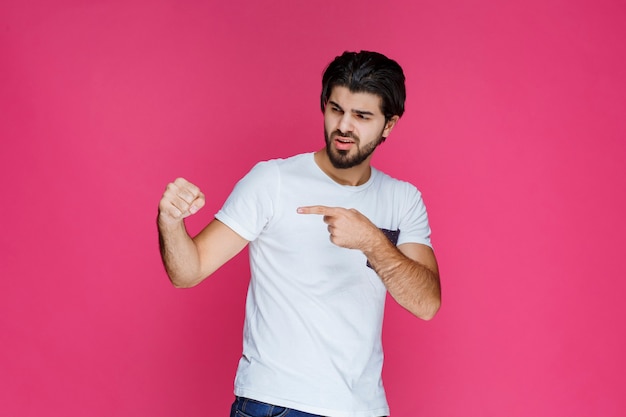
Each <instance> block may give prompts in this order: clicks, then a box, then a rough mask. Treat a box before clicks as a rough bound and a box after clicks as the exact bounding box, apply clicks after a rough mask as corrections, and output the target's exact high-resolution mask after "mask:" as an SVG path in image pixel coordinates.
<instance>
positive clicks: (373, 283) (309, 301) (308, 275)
mask: <svg viewBox="0 0 626 417" xmlns="http://www.w3.org/2000/svg"><path fill="white" fill-rule="evenodd" d="M405 95H406V93H405V86H404V74H403V72H402V68H401V67H400V66H399V65H398V64H397V63H396V62H395V61H393V60H390V59H388V58H387V57H385V56H384V55H381V54H378V53H374V52H365V51H363V52H359V53H353V52H346V53H344V54H342V55H341V56H339V57H337V58H335V60H334V61H333V62H331V63H330V65H329V66H328V67H327V69H326V71H325V72H324V75H323V78H322V94H321V107H322V112H323V114H324V131H325V139H326V146H325V148H323V149H322V150H319V151H317V152H315V153H306V154H301V155H297V156H294V157H291V158H287V159H279V160H272V161H265V162H261V163H259V164H257V165H256V166H255V167H254V168H253V169H252V170H251V171H250V172H249V173H248V174H247V175H246V176H245V177H244V178H243V179H242V180H240V181H239V182H238V183H237V185H236V186H235V188H234V190H233V192H232V194H231V195H230V196H229V197H228V199H227V201H226V202H225V204H224V206H223V207H222V209H221V210H220V211H219V212H218V213H217V214H216V216H215V217H216V218H215V219H214V220H213V221H211V222H210V223H209V224H208V226H206V228H204V230H202V231H201V232H200V233H199V234H198V235H197V236H195V237H194V238H191V237H190V236H189V234H188V233H187V232H186V229H185V226H184V221H183V220H184V218H186V217H187V216H190V215H192V214H195V213H196V212H197V211H198V210H199V209H200V208H202V206H204V203H205V197H204V195H203V194H202V192H201V191H200V190H199V189H198V187H196V186H195V185H193V184H191V183H189V182H188V181H186V180H184V179H181V178H179V179H177V180H176V181H174V182H173V183H171V184H169V185H168V187H167V189H166V191H165V193H164V195H163V197H162V199H161V201H160V203H159V215H158V227H159V236H160V243H161V254H162V258H163V262H164V265H165V268H166V271H167V273H168V275H169V277H170V279H171V281H172V283H173V284H174V286H176V287H192V286H194V285H196V284H198V283H200V282H201V281H202V280H203V279H205V278H206V277H208V276H209V275H211V274H212V273H213V272H214V271H216V270H217V269H218V268H219V267H220V266H222V265H223V264H224V263H225V262H227V261H228V260H230V259H231V258H232V257H233V256H235V255H236V254H237V253H239V252H240V251H241V250H242V249H243V248H244V247H245V246H246V245H247V244H250V248H249V251H250V269H251V275H252V276H251V280H250V286H249V290H248V298H247V302H246V319H245V324H244V346H243V354H242V357H241V360H240V362H239V366H238V369H237V376H236V379H235V395H236V400H235V402H234V403H233V407H232V411H231V416H252V417H255V416H273V415H280V416H294V417H296V416H330V417H380V416H384V415H388V414H389V408H388V405H387V401H386V398H385V392H384V389H383V385H382V380H381V371H382V362H383V354H382V346H381V330H382V320H383V310H384V303H385V295H386V292H387V291H389V293H390V294H391V295H392V296H393V298H394V299H395V300H396V301H397V302H398V303H400V305H402V306H403V307H404V308H406V309H407V310H408V311H410V312H411V313H413V314H414V315H415V316H417V317H420V318H422V319H425V320H429V319H431V318H432V317H433V316H434V315H435V313H436V312H437V310H438V309H439V306H440V284H439V273H438V268H437V261H436V260H435V255H434V253H433V250H432V249H431V245H430V228H429V225H428V219H427V214H426V209H425V207H424V204H423V201H422V199H421V195H420V193H419V191H418V190H417V189H416V188H415V187H413V186H412V185H410V184H408V183H406V182H403V181H399V180H396V179H393V178H391V177H389V176H387V175H386V174H384V173H382V172H380V171H378V170H376V169H375V168H373V167H372V166H371V165H370V160H371V157H372V154H373V152H374V150H375V149H376V147H377V146H378V145H379V144H380V143H382V142H383V141H384V140H385V139H386V138H387V136H388V135H389V134H390V133H391V131H392V130H393V128H394V126H395V125H396V123H397V121H398V119H399V118H400V116H402V114H403V113H404V101H405Z"/></svg>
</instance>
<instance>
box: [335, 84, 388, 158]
mask: <svg viewBox="0 0 626 417" xmlns="http://www.w3.org/2000/svg"><path fill="white" fill-rule="evenodd" d="M380 105H381V98H380V97H379V96H377V95H374V94H370V93H352V92H350V90H349V89H347V88H346V87H339V86H338V87H334V88H333V91H332V93H331V94H330V97H329V99H328V103H327V104H326V109H325V111H324V135H325V137H326V153H327V154H328V157H329V158H330V162H331V163H332V164H333V166H334V167H335V168H339V169H346V168H352V167H355V166H357V165H360V164H361V163H363V162H365V161H367V160H369V158H370V156H371V155H372V153H373V152H374V150H375V149H376V147H377V146H378V145H379V144H380V143H381V142H382V141H383V139H384V138H386V137H387V136H388V135H389V133H390V132H391V129H392V128H393V126H394V125H395V123H396V121H397V120H398V117H397V116H394V117H392V118H391V119H390V120H389V121H387V122H386V123H385V116H384V115H383V113H382V112H381V110H380V107H381V106H380Z"/></svg>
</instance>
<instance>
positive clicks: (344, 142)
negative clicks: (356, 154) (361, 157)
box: [334, 136, 354, 151]
mask: <svg viewBox="0 0 626 417" xmlns="http://www.w3.org/2000/svg"><path fill="white" fill-rule="evenodd" d="M334 140H335V147H336V148H337V149H338V150H342V151H345V150H348V149H350V148H351V147H352V145H354V140H353V139H351V138H347V137H345V136H335V139H334Z"/></svg>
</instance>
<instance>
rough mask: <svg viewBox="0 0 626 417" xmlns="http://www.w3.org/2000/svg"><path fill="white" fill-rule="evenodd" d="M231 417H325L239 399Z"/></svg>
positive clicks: (231, 411)
mask: <svg viewBox="0 0 626 417" xmlns="http://www.w3.org/2000/svg"><path fill="white" fill-rule="evenodd" d="M230 417H324V416H320V415H318V414H310V413H305V412H304V411H298V410H293V409H291V408H285V407H279V406H277V405H272V404H266V403H262V402H261V401H256V400H251V399H250V398H245V397H237V398H235V402H234V403H233V406H232V407H231V409H230Z"/></svg>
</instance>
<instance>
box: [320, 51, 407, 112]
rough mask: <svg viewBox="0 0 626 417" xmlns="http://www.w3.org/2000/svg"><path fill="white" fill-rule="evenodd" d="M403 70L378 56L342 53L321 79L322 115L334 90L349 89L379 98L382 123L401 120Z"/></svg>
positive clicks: (383, 56) (403, 93) (381, 55)
mask: <svg viewBox="0 0 626 417" xmlns="http://www.w3.org/2000/svg"><path fill="white" fill-rule="evenodd" d="M404 81H405V78H404V72H403V71H402V67H400V65H399V64H398V63H397V62H396V61H394V60H392V59H389V58H387V57H386V56H385V55H383V54H380V53H378V52H370V51H361V52H348V51H346V52H344V53H343V54H341V55H340V56H338V57H336V58H335V59H334V60H333V61H332V62H331V63H330V64H329V65H328V67H326V70H325V71H324V75H323V77H322V95H321V105H322V112H324V110H325V108H326V104H327V103H328V100H329V99H330V94H331V92H332V91H333V88H334V87H337V86H341V87H346V88H348V89H349V90H350V91H351V92H353V93H370V94H375V95H377V96H379V97H380V98H381V111H382V113H383V114H384V115H385V120H389V119H391V118H392V117H393V116H402V114H403V113H404V101H405V100H406V88H405V86H404Z"/></svg>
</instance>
